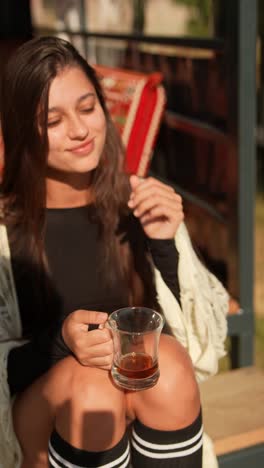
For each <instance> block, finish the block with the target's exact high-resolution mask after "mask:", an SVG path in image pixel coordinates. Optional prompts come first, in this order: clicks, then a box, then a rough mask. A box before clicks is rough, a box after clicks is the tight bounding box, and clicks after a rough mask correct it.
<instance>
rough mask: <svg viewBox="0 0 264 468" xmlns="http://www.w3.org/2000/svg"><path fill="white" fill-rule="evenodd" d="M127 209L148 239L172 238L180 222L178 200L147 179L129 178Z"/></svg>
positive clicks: (170, 189)
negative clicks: (129, 187)
mask: <svg viewBox="0 0 264 468" xmlns="http://www.w3.org/2000/svg"><path fill="white" fill-rule="evenodd" d="M130 184H131V189H132V190H131V195H130V199H129V202H128V206H129V208H131V209H132V211H133V213H134V215H135V216H136V217H137V218H139V220H140V222H141V225H142V227H143V229H144V232H145V234H146V235H147V236H148V237H150V238H151V239H173V238H174V236H175V234H176V232H177V229H178V227H179V225H180V223H181V222H182V220H183V219H184V214H183V209H182V199H181V197H180V195H178V194H177V193H176V192H175V191H174V190H173V188H172V187H170V186H169V185H165V184H163V183H162V182H160V181H158V180H157V179H154V178H153V177H148V178H146V179H143V180H142V179H140V178H139V177H137V176H136V175H132V176H131V177H130Z"/></svg>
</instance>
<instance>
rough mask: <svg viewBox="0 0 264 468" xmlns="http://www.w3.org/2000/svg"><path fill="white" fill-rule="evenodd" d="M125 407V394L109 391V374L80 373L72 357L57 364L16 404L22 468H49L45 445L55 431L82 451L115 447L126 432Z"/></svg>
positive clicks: (84, 369)
mask: <svg viewBox="0 0 264 468" xmlns="http://www.w3.org/2000/svg"><path fill="white" fill-rule="evenodd" d="M125 405H126V401H125V396H124V393H123V391H122V390H120V389H118V388H117V387H115V386H114V385H113V383H112V380H111V378H110V375H109V372H107V371H104V370H100V369H93V368H88V367H84V366H82V365H80V364H79V363H78V362H77V360H76V359H75V358H73V357H69V358H66V359H64V360H62V361H60V362H59V363H58V364H56V365H55V366H54V367H53V368H52V369H51V370H50V371H49V372H48V373H46V374H45V375H43V376H42V377H41V378H40V379H38V380H37V381H36V382H35V383H34V384H33V385H32V386H31V387H29V388H28V389H27V390H26V391H25V392H23V394H21V395H20V396H18V397H17V398H16V401H15V403H14V408H13V419H14V428H15V432H16V434H17V437H18V440H19V442H20V444H21V447H22V451H23V454H24V459H25V461H24V465H23V468H28V467H29V466H30V467H32V468H44V467H46V466H48V464H47V463H48V462H47V452H48V441H49V437H50V434H51V432H52V430H53V429H54V428H56V430H57V431H58V432H59V434H60V435H61V437H62V438H63V439H65V440H66V441H67V442H69V443H70V444H71V445H73V446H75V447H77V448H81V449H83V450H92V451H101V450H107V449H109V448H111V447H112V446H114V445H116V443H118V442H119V441H120V439H121V438H122V436H123V434H124V432H125V428H126V409H125ZM98 432H100V438H98Z"/></svg>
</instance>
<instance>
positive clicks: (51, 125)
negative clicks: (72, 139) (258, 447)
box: [48, 120, 60, 127]
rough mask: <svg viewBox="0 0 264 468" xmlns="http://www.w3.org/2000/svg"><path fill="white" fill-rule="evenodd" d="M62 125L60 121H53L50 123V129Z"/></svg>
mask: <svg viewBox="0 0 264 468" xmlns="http://www.w3.org/2000/svg"><path fill="white" fill-rule="evenodd" d="M59 123H60V120H52V121H49V122H48V127H55V126H56V125H58V124H59Z"/></svg>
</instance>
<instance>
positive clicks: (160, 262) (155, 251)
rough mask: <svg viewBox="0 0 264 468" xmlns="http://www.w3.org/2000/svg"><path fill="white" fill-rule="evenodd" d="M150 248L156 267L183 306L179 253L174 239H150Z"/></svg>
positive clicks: (148, 241)
mask: <svg viewBox="0 0 264 468" xmlns="http://www.w3.org/2000/svg"><path fill="white" fill-rule="evenodd" d="M147 243H148V247H149V250H150V253H151V256H152V259H153V262H154V265H155V267H156V268H157V269H158V270H159V271H160V274H161V276H162V278H163V280H164V282H165V283H166V285H167V286H168V288H169V289H170V290H171V292H172V294H173V295H174V297H175V298H176V299H177V301H178V302H179V304H181V298H180V286H179V279H178V262H179V253H178V251H177V249H176V246H175V242H174V240H173V239H166V240H163V239H148V240H147Z"/></svg>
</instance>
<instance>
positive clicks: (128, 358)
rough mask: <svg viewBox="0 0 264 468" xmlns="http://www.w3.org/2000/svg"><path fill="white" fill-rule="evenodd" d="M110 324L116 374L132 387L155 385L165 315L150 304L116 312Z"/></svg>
mask: <svg viewBox="0 0 264 468" xmlns="http://www.w3.org/2000/svg"><path fill="white" fill-rule="evenodd" d="M108 321H109V325H110V328H111V330H112V334H113V341H114V363H113V366H112V377H113V379H114V381H115V382H116V384H117V385H119V386H120V387H123V388H126V389H128V390H144V389H146V388H150V387H153V385H155V384H156V383H157V381H158V378H159V366H158V345H159V338H160V333H161V330H162V327H163V324H164V319H163V317H162V316H161V315H160V314H159V313H158V312H156V311H154V310H152V309H149V308H147V307H125V308H123V309H119V310H117V311H115V312H113V313H112V314H111V315H110V317H109V319H108Z"/></svg>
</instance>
